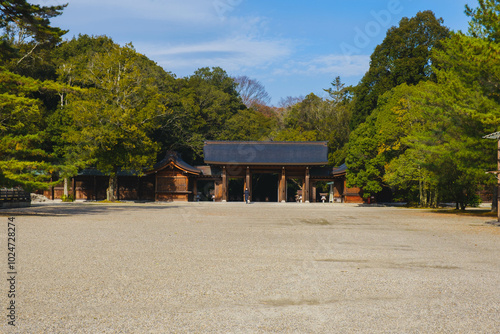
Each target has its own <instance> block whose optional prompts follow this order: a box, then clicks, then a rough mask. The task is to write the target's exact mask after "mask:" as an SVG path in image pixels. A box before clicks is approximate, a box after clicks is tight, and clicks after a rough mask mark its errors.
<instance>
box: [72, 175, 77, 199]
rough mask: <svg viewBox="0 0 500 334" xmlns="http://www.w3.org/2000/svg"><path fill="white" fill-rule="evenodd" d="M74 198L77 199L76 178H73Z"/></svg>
mask: <svg viewBox="0 0 500 334" xmlns="http://www.w3.org/2000/svg"><path fill="white" fill-rule="evenodd" d="M72 181H73V182H72V183H73V199H74V200H76V180H75V178H73V180H72Z"/></svg>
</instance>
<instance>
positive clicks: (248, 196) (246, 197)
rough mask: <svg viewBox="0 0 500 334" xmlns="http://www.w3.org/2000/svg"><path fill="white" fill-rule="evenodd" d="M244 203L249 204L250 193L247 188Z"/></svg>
mask: <svg viewBox="0 0 500 334" xmlns="http://www.w3.org/2000/svg"><path fill="white" fill-rule="evenodd" d="M245 203H246V204H249V203H250V191H249V190H248V188H245Z"/></svg>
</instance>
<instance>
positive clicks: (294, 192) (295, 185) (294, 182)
mask: <svg viewBox="0 0 500 334" xmlns="http://www.w3.org/2000/svg"><path fill="white" fill-rule="evenodd" d="M301 194H302V179H300V178H290V179H286V201H287V202H297V201H299V196H300V195H301Z"/></svg>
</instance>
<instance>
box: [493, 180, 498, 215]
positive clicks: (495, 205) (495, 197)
mask: <svg viewBox="0 0 500 334" xmlns="http://www.w3.org/2000/svg"><path fill="white" fill-rule="evenodd" d="M497 210H498V185H495V187H494V188H493V198H492V199H491V212H497Z"/></svg>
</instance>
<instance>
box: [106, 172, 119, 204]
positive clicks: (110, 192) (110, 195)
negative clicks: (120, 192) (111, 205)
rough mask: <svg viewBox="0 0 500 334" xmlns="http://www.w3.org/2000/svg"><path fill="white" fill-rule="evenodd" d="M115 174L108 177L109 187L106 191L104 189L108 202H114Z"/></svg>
mask: <svg viewBox="0 0 500 334" xmlns="http://www.w3.org/2000/svg"><path fill="white" fill-rule="evenodd" d="M116 181H117V177H116V173H111V175H110V176H109V186H108V189H106V199H107V200H108V201H110V202H114V201H116V196H115V189H116Z"/></svg>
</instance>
